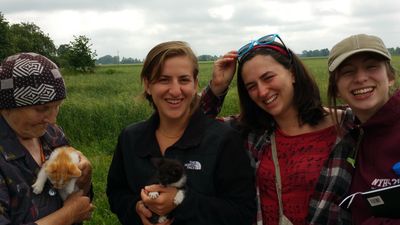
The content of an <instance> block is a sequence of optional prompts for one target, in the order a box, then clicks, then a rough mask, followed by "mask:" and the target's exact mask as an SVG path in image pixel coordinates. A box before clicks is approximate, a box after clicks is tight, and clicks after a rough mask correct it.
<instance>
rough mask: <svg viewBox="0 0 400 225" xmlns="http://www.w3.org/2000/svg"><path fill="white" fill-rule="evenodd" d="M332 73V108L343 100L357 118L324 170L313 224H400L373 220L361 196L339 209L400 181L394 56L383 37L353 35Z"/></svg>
mask: <svg viewBox="0 0 400 225" xmlns="http://www.w3.org/2000/svg"><path fill="white" fill-rule="evenodd" d="M328 69H329V85H328V102H329V105H330V107H331V108H332V109H336V108H337V106H338V104H340V102H344V103H346V104H348V106H349V107H350V108H351V110H352V112H353V114H354V116H355V118H354V125H353V128H352V129H349V130H348V132H347V133H346V134H344V137H343V139H342V140H341V141H340V142H339V143H338V144H337V145H336V146H335V148H334V150H333V152H332V153H331V155H330V157H329V159H328V162H327V163H326V164H325V166H324V168H323V169H322V171H321V176H320V178H319V181H318V184H317V188H316V193H315V196H314V198H313V199H312V201H311V203H310V210H309V221H308V224H324V225H326V224H356V225H359V224H362V225H369V224H400V219H391V218H385V217H378V216H376V215H375V216H374V214H373V211H372V209H371V208H370V207H369V204H368V202H367V201H366V200H365V199H363V196H362V195H355V197H354V199H353V200H352V202H351V204H349V207H348V209H347V208H346V206H339V204H340V202H341V201H342V200H343V199H344V198H345V197H346V196H348V195H350V194H353V193H358V192H365V191H369V190H372V189H377V188H383V187H388V186H392V185H396V184H399V183H400V177H399V176H398V175H397V174H396V173H395V171H394V170H393V169H392V167H393V165H394V164H396V163H397V162H398V161H399V160H400V151H399V146H400V133H399V132H398V131H399V130H400V107H399V106H400V91H399V90H395V91H393V90H391V89H393V86H394V83H395V69H394V67H393V66H392V64H391V55H390V53H389V51H388V50H387V48H386V46H385V44H384V43H383V41H382V40H381V39H380V38H379V37H376V36H372V35H366V34H358V35H352V36H350V37H347V38H345V39H343V40H342V41H340V42H339V43H337V44H336V45H335V46H334V47H333V48H332V50H331V52H330V55H329V58H328ZM333 111H334V114H335V113H336V112H335V110H333ZM336 118H338V117H337V116H336ZM349 213H350V214H349Z"/></svg>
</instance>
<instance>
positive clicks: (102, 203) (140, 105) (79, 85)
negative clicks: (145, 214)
mask: <svg viewBox="0 0 400 225" xmlns="http://www.w3.org/2000/svg"><path fill="white" fill-rule="evenodd" d="M393 61H394V65H395V67H396V68H397V70H398V71H399V70H400V56H395V57H394V59H393ZM303 62H304V63H305V64H306V66H307V67H308V69H309V70H310V71H311V72H312V74H314V75H315V79H316V81H317V83H318V85H319V87H320V89H321V96H322V97H323V100H324V102H326V88H327V83H328V82H327V78H328V73H327V59H326V58H306V59H303ZM212 65H213V64H212V62H206V63H201V64H200V75H199V79H200V82H199V84H200V90H201V89H202V88H204V86H206V85H207V84H208V82H209V79H210V77H211V72H212ZM140 70H141V65H112V66H99V67H97V68H96V70H95V73H94V74H85V75H83V74H71V73H68V72H67V71H63V74H64V78H65V82H66V85H67V91H68V98H67V99H66V101H65V102H64V104H63V106H62V107H61V110H60V115H59V117H58V123H59V124H60V125H61V126H62V127H63V128H64V130H65V133H66V134H67V136H68V138H69V139H70V141H71V144H72V145H73V146H75V147H76V148H78V149H79V150H81V151H82V152H83V153H84V154H85V155H87V157H88V158H89V160H90V161H91V162H92V164H93V184H94V192H95V199H94V204H95V205H96V210H95V212H94V214H93V218H92V220H91V221H88V222H85V224H86V225H88V224H91V225H99V224H104V225H113V224H119V222H118V219H117V218H116V217H115V216H114V215H113V214H112V213H111V212H110V210H109V206H108V201H107V197H106V195H105V187H106V182H107V181H106V179H107V172H108V167H109V164H110V162H111V157H112V153H113V151H114V147H115V144H116V141H117V137H118V134H119V132H120V131H121V130H122V129H123V128H124V127H125V126H127V125H128V124H131V123H134V122H138V121H141V120H144V119H146V118H147V117H149V115H150V114H151V113H152V109H151V107H150V106H149V105H148V103H147V102H146V101H145V100H144V99H143V98H141V93H142V85H141V82H140ZM235 85H236V79H234V81H233V84H232V85H231V88H230V90H229V93H228V96H227V97H226V100H225V104H224V107H223V110H222V113H221V114H222V115H230V114H235V113H237V112H238V110H239V109H238V108H239V107H238V98H237V91H236V86H235Z"/></svg>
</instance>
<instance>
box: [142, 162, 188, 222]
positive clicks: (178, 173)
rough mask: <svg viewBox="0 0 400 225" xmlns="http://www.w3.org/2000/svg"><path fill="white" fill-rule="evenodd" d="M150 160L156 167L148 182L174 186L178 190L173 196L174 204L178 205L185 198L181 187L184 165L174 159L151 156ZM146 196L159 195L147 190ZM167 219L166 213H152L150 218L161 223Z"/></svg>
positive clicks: (182, 185) (183, 183)
mask: <svg viewBox="0 0 400 225" xmlns="http://www.w3.org/2000/svg"><path fill="white" fill-rule="evenodd" d="M152 162H153V164H154V166H155V167H156V173H155V174H154V177H153V179H152V180H151V183H150V184H161V185H163V186H165V187H176V188H177V189H178V192H177V193H176V196H175V198H174V203H175V205H179V204H180V203H181V202H182V201H183V199H184V198H185V192H184V191H183V188H184V186H185V184H186V174H185V167H184V166H183V165H182V163H181V162H180V161H178V160H176V159H168V158H153V159H152ZM148 196H149V197H150V198H151V199H156V198H158V196H159V193H158V192H149V193H148ZM167 219H169V217H168V215H165V216H159V215H157V214H155V213H153V216H152V217H151V218H150V222H151V223H162V222H164V221H166V220H167Z"/></svg>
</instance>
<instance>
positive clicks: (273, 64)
mask: <svg viewBox="0 0 400 225" xmlns="http://www.w3.org/2000/svg"><path fill="white" fill-rule="evenodd" d="M242 78H243V82H244V85H245V87H246V89H247V91H248V94H249V96H250V98H251V99H252V100H253V101H254V102H255V103H256V104H257V105H258V106H259V107H260V108H262V109H263V110H264V111H266V112H267V113H269V114H270V115H272V116H273V117H274V118H275V120H277V119H285V118H288V116H295V117H296V116H297V111H296V109H295V107H294V105H293V96H294V88H293V83H294V82H295V80H294V76H293V74H292V73H291V71H290V70H288V69H286V68H285V67H283V66H282V64H280V63H278V62H277V61H276V60H275V59H274V58H273V57H271V56H265V55H257V56H255V57H254V58H252V59H250V60H249V61H247V62H245V63H244V64H243V68H242Z"/></svg>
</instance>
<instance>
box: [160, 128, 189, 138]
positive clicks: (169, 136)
mask: <svg viewBox="0 0 400 225" xmlns="http://www.w3.org/2000/svg"><path fill="white" fill-rule="evenodd" d="M156 132H158V133H159V134H161V135H162V136H163V137H166V138H169V139H176V138H179V137H181V136H182V134H183V131H180V132H179V134H178V135H168V134H166V133H165V132H164V131H163V130H162V129H161V128H158V129H157V130H156Z"/></svg>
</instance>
